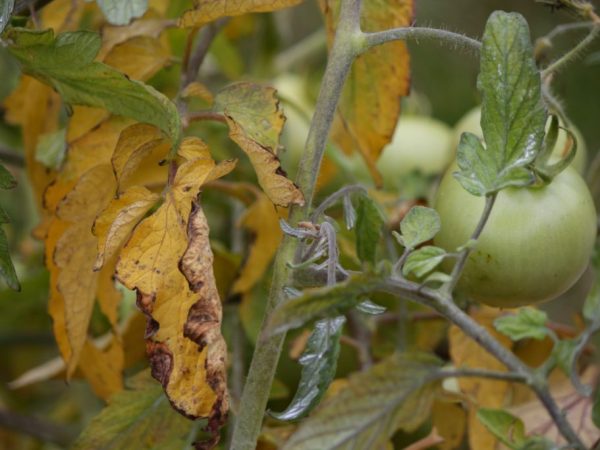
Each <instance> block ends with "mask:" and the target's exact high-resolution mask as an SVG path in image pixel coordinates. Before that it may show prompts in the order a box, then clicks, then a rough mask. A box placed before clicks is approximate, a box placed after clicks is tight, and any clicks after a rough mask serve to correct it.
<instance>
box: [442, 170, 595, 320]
mask: <svg viewBox="0 0 600 450" xmlns="http://www.w3.org/2000/svg"><path fill="white" fill-rule="evenodd" d="M455 170H456V166H454V167H453V168H451V169H449V170H448V172H447V173H446V175H445V176H444V178H443V179H442V182H441V183H440V186H439V188H438V191H437V194H436V199H435V208H436V210H437V211H438V212H439V214H440V218H441V223H442V227H441V230H440V232H439V233H438V234H437V235H436V238H435V243H436V245H439V246H441V247H443V248H444V249H446V250H448V251H454V250H455V249H456V248H458V247H459V246H461V245H463V244H464V243H465V242H467V241H468V240H469V236H470V234H471V233H472V231H473V229H474V228H475V227H476V225H477V222H478V220H479V216H480V215H481V211H482V210H483V206H484V199H483V198H482V197H476V196H474V195H472V194H470V193H469V192H467V191H466V190H464V189H463V188H462V186H461V185H460V183H459V182H458V181H457V180H456V179H455V178H454V176H453V175H452V173H453V172H454V171H455ZM596 217H597V214H596V210H595V207H594V203H593V200H592V198H591V195H590V193H589V190H588V188H587V186H586V184H585V182H584V181H583V179H582V178H581V177H580V176H579V175H578V174H577V173H576V172H575V171H574V170H573V169H567V170H565V171H564V172H562V173H561V174H559V175H558V176H557V177H556V178H555V179H554V180H552V182H551V183H549V184H547V185H543V186H534V187H530V188H508V189H505V190H503V191H501V192H500V193H499V194H498V198H497V200H496V204H495V205H494V210H493V212H492V214H491V216H490V218H489V220H488V222H487V224H486V226H485V229H484V231H483V233H482V234H481V236H480V237H479V239H478V240H477V244H476V246H475V248H474V250H473V251H472V253H471V255H470V256H469V259H468V262H467V264H466V266H465V269H464V272H463V276H462V277H461V279H460V282H459V285H458V286H459V287H460V288H462V289H463V290H464V292H465V293H466V294H467V295H468V296H470V297H471V298H473V299H475V300H477V301H479V302H482V303H485V304H487V305H491V306H497V307H501V308H514V307H518V306H523V305H529V304H534V303H539V302H543V301H547V300H550V299H553V298H555V297H557V296H559V295H560V294H562V293H563V292H565V291H566V290H567V289H568V288H570V287H571V286H572V285H573V284H574V283H575V282H576V281H577V279H578V278H579V276H580V275H581V274H582V273H583V271H584V270H585V268H586V267H587V265H588V264H589V261H590V256H591V254H592V250H593V247H594V241H595V238H596V221H597V219H596Z"/></svg>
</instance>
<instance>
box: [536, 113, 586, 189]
mask: <svg viewBox="0 0 600 450" xmlns="http://www.w3.org/2000/svg"><path fill="white" fill-rule="evenodd" d="M551 117H552V118H551V122H550V127H549V129H548V132H547V133H546V136H545V137H544V142H543V143H542V147H541V149H540V151H539V153H538V154H537V156H536V158H535V160H534V162H533V165H532V169H533V172H534V173H535V175H536V179H537V182H536V184H538V185H540V186H542V185H546V184H548V183H550V182H551V181H552V180H553V179H554V177H556V176H557V175H558V174H559V173H561V172H562V171H563V170H564V169H566V168H567V167H568V166H569V165H570V164H571V162H572V161H573V159H574V158H575V155H576V154H577V138H576V137H575V134H574V133H573V132H572V131H571V130H569V129H568V128H565V127H561V126H559V121H558V117H557V116H556V115H555V114H552V115H551ZM559 130H563V131H565V132H566V133H567V134H568V139H569V141H570V143H571V145H570V147H569V148H568V150H567V153H566V154H564V155H561V158H560V159H559V160H558V161H556V162H551V160H552V158H551V157H552V153H553V151H554V147H555V146H556V142H557V140H558V132H559Z"/></svg>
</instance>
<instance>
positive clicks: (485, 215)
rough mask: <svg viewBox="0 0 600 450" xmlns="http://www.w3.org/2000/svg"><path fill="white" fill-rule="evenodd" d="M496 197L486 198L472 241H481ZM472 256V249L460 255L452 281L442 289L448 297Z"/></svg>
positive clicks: (489, 196) (451, 275)
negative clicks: (480, 237) (480, 238)
mask: <svg viewBox="0 0 600 450" xmlns="http://www.w3.org/2000/svg"><path fill="white" fill-rule="evenodd" d="M496 196H497V194H492V195H488V196H486V197H485V206H484V208H483V212H482V213H481V218H480V219H479V223H478V224H477V227H476V228H475V231H473V234H472V235H471V240H472V241H476V240H477V239H479V236H480V235H481V232H482V231H483V227H485V224H486V223H487V221H488V219H489V218H490V214H491V213H492V208H493V207H494V203H495V202H496ZM470 254H471V248H470V247H467V248H465V249H464V250H463V251H462V252H461V253H460V256H459V258H458V261H457V262H456V264H455V265H454V268H453V269H452V273H451V274H450V277H451V279H450V281H448V283H446V284H445V285H444V286H443V287H442V292H444V293H445V294H447V295H451V294H452V292H453V291H454V288H455V287H456V283H458V280H459V279H460V276H461V274H462V271H463V270H464V268H465V264H467V259H468V258H469V255H470Z"/></svg>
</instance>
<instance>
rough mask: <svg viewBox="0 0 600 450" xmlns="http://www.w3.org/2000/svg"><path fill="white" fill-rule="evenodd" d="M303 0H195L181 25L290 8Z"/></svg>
mask: <svg viewBox="0 0 600 450" xmlns="http://www.w3.org/2000/svg"><path fill="white" fill-rule="evenodd" d="M301 1H302V0H246V1H241V2H227V1H225V2H224V1H223V0H194V9H191V10H189V11H186V12H185V13H183V15H182V16H181V19H179V26H180V27H201V26H203V25H206V24H207V23H210V22H212V21H213V20H217V19H219V18H221V17H233V16H241V15H242V14H247V13H256V12H269V11H276V10H278V9H283V8H289V7H290V6H294V5H297V4H298V3H300V2H301Z"/></svg>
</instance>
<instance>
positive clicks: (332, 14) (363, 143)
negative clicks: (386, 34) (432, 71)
mask: <svg viewBox="0 0 600 450" xmlns="http://www.w3.org/2000/svg"><path fill="white" fill-rule="evenodd" d="M319 3H320V5H321V9H322V11H323V13H324V15H325V22H326V28H327V33H328V38H329V39H328V40H329V43H330V45H331V43H332V42H333V36H334V33H335V23H336V21H337V17H336V16H337V14H338V13H339V1H338V0H320V2H319ZM413 14H414V8H413V0H370V1H368V2H364V5H363V8H362V13H361V28H362V30H363V31H366V32H373V31H381V30H386V29H390V28H397V27H407V26H410V25H411V22H412V18H413ZM409 90H410V66H409V54H408V49H407V47H406V44H405V43H404V42H402V41H394V42H388V43H386V44H383V45H379V46H376V47H374V48H372V49H370V50H369V51H368V52H365V53H363V54H362V55H360V56H359V57H358V58H356V60H355V61H354V64H353V66H352V70H351V71H350V74H349V75H348V80H347V81H346V84H345V85H344V90H343V92H342V96H341V98H340V103H339V105H338V115H337V117H336V120H335V121H334V124H333V128H332V132H331V133H332V138H333V140H334V141H335V142H336V143H337V144H338V145H339V146H340V147H341V148H342V149H343V150H344V151H345V152H347V153H352V152H353V151H354V150H358V151H359V152H360V153H361V155H362V156H363V158H364V160H365V162H366V164H367V167H368V168H369V171H370V172H371V174H372V175H373V177H374V179H375V180H376V181H377V182H379V181H381V176H380V174H379V172H378V171H377V168H376V166H375V162H376V161H377V158H378V157H379V155H380V154H381V152H382V150H383V148H384V147H385V146H386V145H387V144H388V143H389V142H390V140H391V139H392V136H393V134H394V130H395V128H396V123H397V122H398V117H399V116H400V100H401V98H402V97H404V96H406V95H408V93H409Z"/></svg>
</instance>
